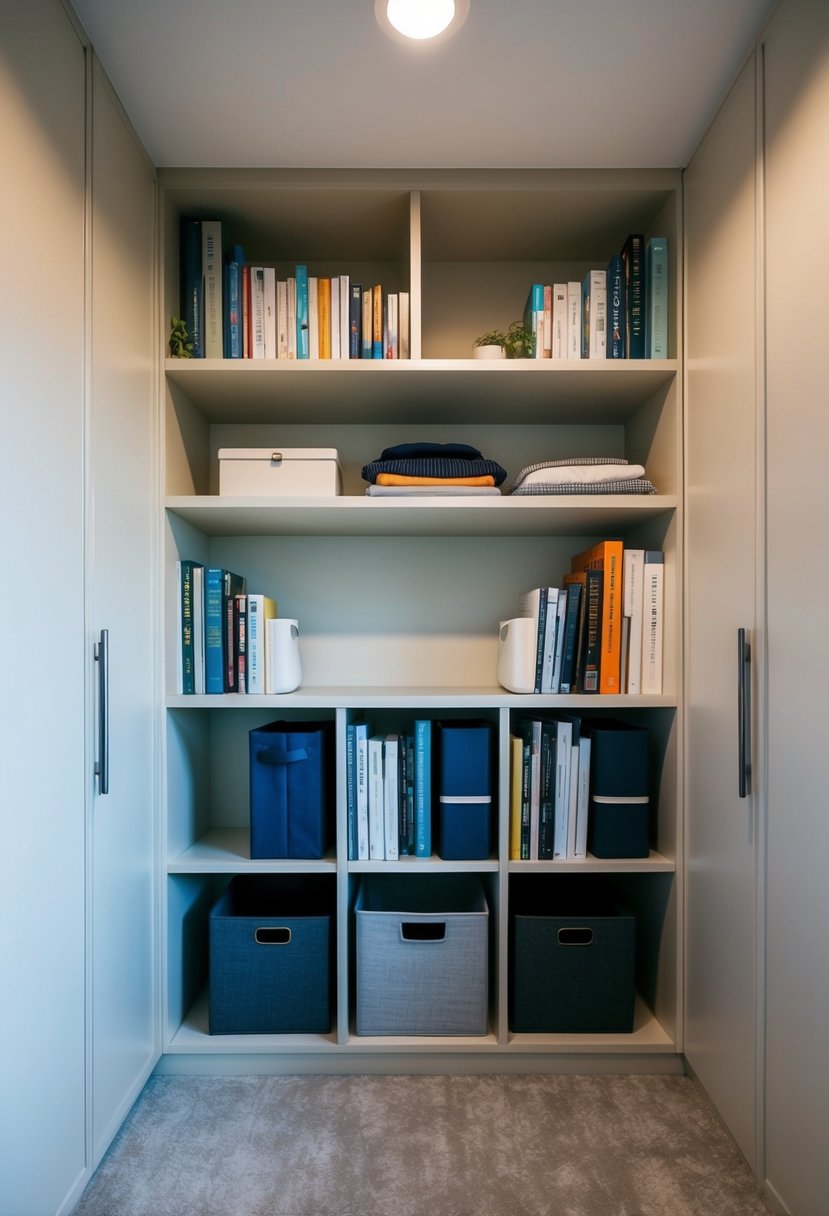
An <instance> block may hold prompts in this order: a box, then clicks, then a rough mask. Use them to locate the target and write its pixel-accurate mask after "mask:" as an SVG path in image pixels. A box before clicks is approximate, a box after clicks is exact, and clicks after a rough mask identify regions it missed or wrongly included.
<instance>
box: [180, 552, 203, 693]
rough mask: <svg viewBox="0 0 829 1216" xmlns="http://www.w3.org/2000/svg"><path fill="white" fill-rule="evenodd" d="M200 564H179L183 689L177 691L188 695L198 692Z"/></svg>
mask: <svg viewBox="0 0 829 1216" xmlns="http://www.w3.org/2000/svg"><path fill="white" fill-rule="evenodd" d="M198 565H199V563H198V562H194V561H191V560H190V559H189V558H182V560H181V561H180V562H179V563H178V577H179V646H180V648H181V656H180V663H179V664H177V667H178V668H180V671H181V687H180V688H179V689H178V690H177V691H179V692H182V693H184V694H186V695H192V694H194V693H195V691H196V645H195V633H194V612H195V600H194V596H195V589H194V580H193V571H194V569H195V567H196V566H198Z"/></svg>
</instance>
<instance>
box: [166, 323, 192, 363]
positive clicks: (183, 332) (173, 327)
mask: <svg viewBox="0 0 829 1216" xmlns="http://www.w3.org/2000/svg"><path fill="white" fill-rule="evenodd" d="M170 354H171V355H172V356H173V358H174V359H192V358H193V343H192V342H191V341H190V335H189V334H188V332H187V326H186V325H185V323H184V321H182V319H181V317H170Z"/></svg>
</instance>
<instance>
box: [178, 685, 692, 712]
mask: <svg viewBox="0 0 829 1216" xmlns="http://www.w3.org/2000/svg"><path fill="white" fill-rule="evenodd" d="M677 704H678V702H677V698H676V697H675V696H673V695H672V694H670V693H660V694H654V695H651V696H630V695H628V694H627V693H622V694H620V695H619V696H592V695H582V694H573V695H569V694H568V695H566V696H565V695H560V696H546V695H541V694H536V693H511V692H507V690H506V689H505V688H440V687H437V686H433V687H429V688H420V687H416V686H415V687H405V688H403V687H398V686H394V687H393V688H390V687H388V686H387V685H359V684H355V685H349V686H348V687H345V688H344V687H340V686H335V687H321V688H310V687H308V688H298V689H297V690H296V692H289V693H271V694H268V695H260V694H258V693H257V694H249V693H245V694H243V695H242V694H239V693H211V694H210V695H206V696H190V695H187V696H185V695H183V694H181V693H175V694H171V695H170V696H168V697H167V708H168V709H199V710H205V709H227V710H232V711H235V710H245V709H276V710H282V709H330V710H334V709H349V708H351V709H435V710H440V709H468V710H469V711H470V712H474V711H475V710H479V709H501V708H507V709H521V710H527V709H533V710H545V709H571V710H578V711H580V712H582V713H584V712H585V711H587V710H600V711H601V712H602V713H612V712H616V711H618V710H620V709H675V708H676V706H677Z"/></svg>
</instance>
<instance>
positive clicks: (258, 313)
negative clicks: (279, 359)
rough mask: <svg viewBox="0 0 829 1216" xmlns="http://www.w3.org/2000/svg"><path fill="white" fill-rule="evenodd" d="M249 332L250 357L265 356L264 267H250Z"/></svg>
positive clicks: (262, 357)
mask: <svg viewBox="0 0 829 1216" xmlns="http://www.w3.org/2000/svg"><path fill="white" fill-rule="evenodd" d="M250 333H251V351H250V357H251V358H252V359H264V358H265V268H264V266H251V268H250Z"/></svg>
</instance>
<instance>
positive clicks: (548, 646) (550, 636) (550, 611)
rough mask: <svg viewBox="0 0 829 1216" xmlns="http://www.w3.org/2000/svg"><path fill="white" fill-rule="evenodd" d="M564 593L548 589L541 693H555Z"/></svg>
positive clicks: (555, 589)
mask: <svg viewBox="0 0 829 1216" xmlns="http://www.w3.org/2000/svg"><path fill="white" fill-rule="evenodd" d="M561 594H562V592H561V591H560V590H559V589H558V587H548V588H547V615H546V617H545V618H544V655H543V658H542V660H541V689H540V691H541V692H554V691H555V690H554V688H553V668H554V666H555V658H556V643H557V641H558V602H559V599H560V597H561Z"/></svg>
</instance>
